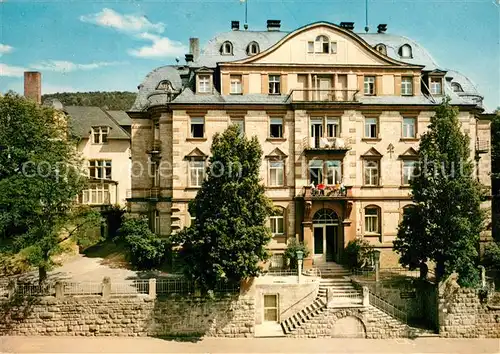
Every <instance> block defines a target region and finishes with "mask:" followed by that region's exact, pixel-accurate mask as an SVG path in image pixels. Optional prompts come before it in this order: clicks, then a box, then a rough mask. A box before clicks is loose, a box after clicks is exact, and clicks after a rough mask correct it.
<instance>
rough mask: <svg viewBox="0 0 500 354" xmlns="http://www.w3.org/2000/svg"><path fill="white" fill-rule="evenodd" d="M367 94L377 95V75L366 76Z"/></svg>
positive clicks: (365, 88)
mask: <svg viewBox="0 0 500 354" xmlns="http://www.w3.org/2000/svg"><path fill="white" fill-rule="evenodd" d="M364 92H365V95H375V76H365V83H364Z"/></svg>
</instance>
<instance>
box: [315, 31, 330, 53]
mask: <svg viewBox="0 0 500 354" xmlns="http://www.w3.org/2000/svg"><path fill="white" fill-rule="evenodd" d="M314 43H315V45H314V46H315V48H314V49H315V50H314V52H315V53H317V54H329V53H330V38H328V36H326V35H324V34H321V35H319V36H317V37H316V39H315V41H314ZM325 45H326V47H325Z"/></svg>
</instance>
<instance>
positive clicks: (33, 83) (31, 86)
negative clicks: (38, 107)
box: [24, 71, 42, 104]
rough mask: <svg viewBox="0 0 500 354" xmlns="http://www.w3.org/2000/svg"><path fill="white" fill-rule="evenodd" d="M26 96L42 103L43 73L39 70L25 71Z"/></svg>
mask: <svg viewBox="0 0 500 354" xmlns="http://www.w3.org/2000/svg"><path fill="white" fill-rule="evenodd" d="M24 97H26V98H28V99H30V100H33V101H35V102H36V103H38V104H41V103H42V74H41V73H40V72H38V71H25V72H24Z"/></svg>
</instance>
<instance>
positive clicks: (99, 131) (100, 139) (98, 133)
mask: <svg viewBox="0 0 500 354" xmlns="http://www.w3.org/2000/svg"><path fill="white" fill-rule="evenodd" d="M108 134H109V127H92V143H93V144H106V143H107V142H108Z"/></svg>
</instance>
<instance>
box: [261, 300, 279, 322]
mask: <svg viewBox="0 0 500 354" xmlns="http://www.w3.org/2000/svg"><path fill="white" fill-rule="evenodd" d="M264 321H270V322H271V321H272V322H278V295H264Z"/></svg>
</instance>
